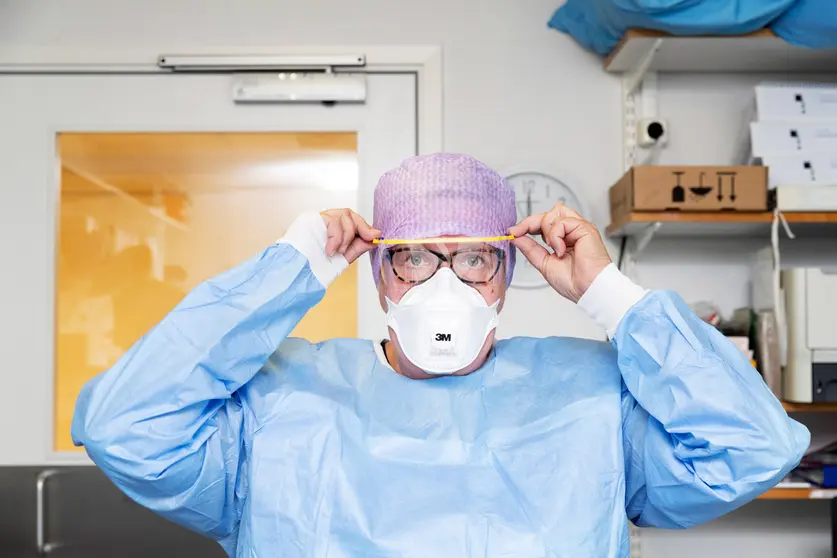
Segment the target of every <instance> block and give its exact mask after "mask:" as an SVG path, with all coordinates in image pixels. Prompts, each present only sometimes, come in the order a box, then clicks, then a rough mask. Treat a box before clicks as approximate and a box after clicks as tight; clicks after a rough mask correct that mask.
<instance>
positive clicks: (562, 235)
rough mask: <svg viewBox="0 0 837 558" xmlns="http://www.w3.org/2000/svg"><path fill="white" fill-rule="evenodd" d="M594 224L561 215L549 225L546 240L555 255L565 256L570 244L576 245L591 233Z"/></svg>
mask: <svg viewBox="0 0 837 558" xmlns="http://www.w3.org/2000/svg"><path fill="white" fill-rule="evenodd" d="M591 229H592V225H590V223H588V222H587V221H585V220H583V219H577V218H575V217H561V218H559V219H558V220H557V221H555V222H554V223H551V224H550V226H549V232H548V233H547V234H546V242H547V244H549V245H550V246H551V247H552V249H553V250H555V255H556V256H558V257H563V255H564V254H565V253H566V251H567V247H568V246H574V245H575V243H576V242H578V241H579V240H580V239H581V238H583V237H585V236H586V235H588V234H590V232H591Z"/></svg>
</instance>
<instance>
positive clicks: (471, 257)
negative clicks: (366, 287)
mask: <svg viewBox="0 0 837 558" xmlns="http://www.w3.org/2000/svg"><path fill="white" fill-rule="evenodd" d="M450 246H451V245H444V244H439V245H433V246H428V245H420V244H419V245H399V246H392V247H389V248H386V249H385V250H384V251H383V252H384V253H383V262H382V264H383V266H384V269H383V271H384V276H385V277H388V276H391V277H392V278H393V279H395V280H397V281H400V282H402V283H421V282H424V281H427V280H428V279H430V278H431V277H432V276H433V274H435V273H436V272H437V271H438V270H439V269H440V268H441V267H450V268H451V270H452V271H453V272H454V274H456V276H457V277H459V279H460V280H462V281H464V282H465V283H471V284H485V283H488V282H490V281H491V280H492V279H494V278H495V277H496V276H497V274H498V272H499V271H500V270H501V268H503V261H504V260H505V252H504V250H502V249H500V248H496V247H494V246H490V245H488V244H476V245H468V244H456V245H453V247H454V248H453V249H449V248H450Z"/></svg>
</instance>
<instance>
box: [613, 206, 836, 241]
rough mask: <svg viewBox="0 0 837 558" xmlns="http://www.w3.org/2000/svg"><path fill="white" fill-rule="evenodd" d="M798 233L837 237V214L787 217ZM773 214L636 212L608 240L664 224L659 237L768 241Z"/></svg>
mask: <svg viewBox="0 0 837 558" xmlns="http://www.w3.org/2000/svg"><path fill="white" fill-rule="evenodd" d="M784 216H785V219H787V221H788V223H790V225H791V229H792V230H793V232H794V233H803V234H806V233H818V234H837V212H794V213H784ZM772 222H773V214H772V213H770V212H769V211H764V212H752V213H744V212H742V213H733V212H711V213H710V212H707V213H699V212H692V213H687V212H680V211H659V212H655V211H636V212H633V213H630V214H628V215H626V216H625V218H624V219H621V220H619V221H618V222H615V223H611V224H610V225H608V227H607V229H606V233H607V236H610V237H615V236H631V235H634V234H637V233H640V232H642V231H643V230H645V229H646V228H647V227H648V226H649V225H653V224H654V223H660V224H661V225H660V228H659V230H657V232H656V233H655V235H656V236H660V235H663V236H725V237H729V236H739V237H741V236H753V237H764V238H768V237H769V235H770V225H771V223H772Z"/></svg>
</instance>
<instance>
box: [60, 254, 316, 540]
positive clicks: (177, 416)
mask: <svg viewBox="0 0 837 558" xmlns="http://www.w3.org/2000/svg"><path fill="white" fill-rule="evenodd" d="M324 294H325V288H324V287H323V285H322V284H321V283H320V282H319V281H318V280H317V278H316V277H315V276H314V274H313V273H312V271H311V268H310V266H309V264H308V260H307V259H306V258H305V256H303V255H302V254H300V253H299V252H298V251H297V250H296V249H294V248H293V247H292V246H290V245H288V244H276V245H273V246H271V247H269V248H267V249H266V250H264V251H263V252H262V253H260V254H258V255H257V256H255V257H253V258H251V259H250V260H249V261H246V262H245V263H243V264H241V265H239V266H238V267H236V268H234V269H232V270H230V271H228V272H226V273H223V274H221V275H219V276H217V277H215V278H213V279H210V280H208V281H206V282H204V283H202V284H201V285H199V286H198V287H196V288H195V289H194V290H193V291H192V292H191V293H189V294H188V295H187V296H186V297H185V298H184V299H183V301H182V302H181V303H180V304H179V305H178V306H177V307H176V308H175V309H174V310H173V311H172V312H171V313H170V314H169V315H168V316H166V318H164V319H163V321H162V322H160V324H159V325H157V326H156V327H155V328H154V329H153V330H151V331H150V332H149V333H148V334H146V335H145V336H144V337H143V338H142V339H141V340H140V341H138V342H137V343H136V344H135V345H134V346H133V347H132V348H131V349H130V350H129V351H128V352H127V353H126V354H125V355H124V356H123V357H122V358H121V359H120V360H119V361H118V362H117V363H116V365H114V366H113V368H111V369H110V370H108V371H106V372H104V373H102V374H100V375H99V376H97V377H96V378H94V379H93V380H91V381H90V382H89V383H88V384H86V385H85V386H84V387H83V389H82V391H81V394H80V395H79V398H78V402H77V404H76V409H75V414H74V416H73V423H72V437H73V441H74V443H75V444H76V445H83V446H84V447H85V449H86V451H87V453H88V454H89V455H90V457H91V459H92V460H93V461H94V462H95V463H96V464H97V465H98V466H99V467H100V468H101V469H102V470H104V472H105V473H106V474H107V475H108V477H109V478H110V479H111V480H112V481H113V482H114V483H115V484H116V485H117V486H118V487H119V488H120V489H121V490H122V491H123V492H125V493H126V494H127V495H128V496H129V497H131V498H132V499H133V500H135V501H136V502H138V503H139V504H141V505H143V506H146V507H148V508H150V509H152V510H154V511H156V512H158V513H160V514H161V515H163V516H164V517H166V518H168V519H170V520H172V521H175V522H177V523H179V524H181V525H184V526H186V527H189V528H190V529H193V530H196V531H198V532H201V533H204V534H207V535H209V536H211V537H213V538H215V539H217V540H220V541H222V544H224V539H234V538H235V535H236V533H237V528H238V521H239V517H240V515H241V506H242V503H243V500H244V497H245V495H246V475H244V474H243V471H245V470H246V467H247V459H246V453H247V447H246V445H247V440H248V439H249V436H248V432H252V430H253V428H254V425H253V419H252V417H250V416H249V415H248V411H247V405H246V401H243V400H242V399H241V398H240V397H239V395H238V394H237V393H236V391H237V390H238V389H239V388H241V387H242V386H243V385H244V384H246V383H247V382H248V381H249V380H250V379H251V378H252V377H253V376H254V375H255V374H256V373H257V372H258V371H259V369H260V368H261V367H262V366H263V365H264V363H265V362H266V361H267V359H268V357H269V356H270V355H271V354H272V353H273V352H274V351H275V350H276V348H277V347H278V345H279V344H280V343H281V342H282V340H283V339H285V338H286V337H287V335H288V334H289V333H290V332H291V330H292V329H293V328H294V326H296V324H297V323H298V322H299V320H300V319H301V318H302V317H303V316H304V315H305V313H306V312H307V311H308V310H309V309H310V308H311V307H313V306H314V305H315V304H316V303H317V302H319V301H320V299H321V298H322V297H323V295H324ZM233 544H234V542H233Z"/></svg>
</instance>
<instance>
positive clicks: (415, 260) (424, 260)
mask: <svg viewBox="0 0 837 558" xmlns="http://www.w3.org/2000/svg"><path fill="white" fill-rule="evenodd" d="M407 263H408V264H409V265H410V266H412V267H421V266H424V265H427V264H428V263H429V260H428V257H427V254H421V253H417V252H414V253H412V254H410V257H409V258H408V259H407Z"/></svg>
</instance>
